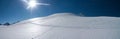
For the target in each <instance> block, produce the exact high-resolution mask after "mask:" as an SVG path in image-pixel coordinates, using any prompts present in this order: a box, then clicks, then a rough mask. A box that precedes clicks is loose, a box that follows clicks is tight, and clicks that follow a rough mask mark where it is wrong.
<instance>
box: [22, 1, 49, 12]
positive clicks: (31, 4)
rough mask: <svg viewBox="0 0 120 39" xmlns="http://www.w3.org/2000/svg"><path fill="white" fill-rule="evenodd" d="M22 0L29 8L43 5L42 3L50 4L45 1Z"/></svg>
mask: <svg viewBox="0 0 120 39" xmlns="http://www.w3.org/2000/svg"><path fill="white" fill-rule="evenodd" d="M22 1H23V2H24V3H25V4H26V5H27V7H26V9H28V10H33V9H34V8H36V7H37V6H41V5H49V4H45V3H39V2H38V1H37V0H22Z"/></svg>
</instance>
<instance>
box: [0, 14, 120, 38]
mask: <svg viewBox="0 0 120 39" xmlns="http://www.w3.org/2000/svg"><path fill="white" fill-rule="evenodd" d="M0 39H120V18H119V17H80V16H76V15H74V14H71V13H58V14H53V15H50V16H46V17H38V18H33V19H29V20H24V21H22V22H19V23H16V24H14V25H10V26H0Z"/></svg>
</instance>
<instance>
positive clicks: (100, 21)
mask: <svg viewBox="0 0 120 39" xmlns="http://www.w3.org/2000/svg"><path fill="white" fill-rule="evenodd" d="M25 22H29V23H33V24H37V25H44V26H50V27H77V28H120V26H119V25H120V24H119V23H120V18H119V17H118V18H117V17H81V16H76V15H74V14H72V13H58V14H53V15H50V16H47V17H40V18H33V19H29V20H26V21H23V23H25Z"/></svg>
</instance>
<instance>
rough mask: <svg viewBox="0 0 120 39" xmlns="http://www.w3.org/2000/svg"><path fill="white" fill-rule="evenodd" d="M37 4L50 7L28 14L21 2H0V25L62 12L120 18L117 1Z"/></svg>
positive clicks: (55, 0)
mask: <svg viewBox="0 0 120 39" xmlns="http://www.w3.org/2000/svg"><path fill="white" fill-rule="evenodd" d="M38 2H41V3H48V4H50V5H49V6H38V7H37V9H36V10H34V13H32V14H30V11H29V10H26V6H25V5H24V3H23V2H22V1H21V0H0V23H5V22H10V23H13V22H16V21H21V20H26V19H30V18H35V17H43V16H48V15H51V14H54V13H62V12H70V13H73V14H80V13H82V14H84V15H85V16H115V17H120V1H119V0H38Z"/></svg>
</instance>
